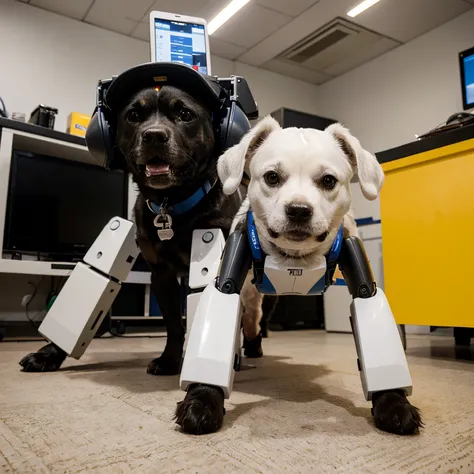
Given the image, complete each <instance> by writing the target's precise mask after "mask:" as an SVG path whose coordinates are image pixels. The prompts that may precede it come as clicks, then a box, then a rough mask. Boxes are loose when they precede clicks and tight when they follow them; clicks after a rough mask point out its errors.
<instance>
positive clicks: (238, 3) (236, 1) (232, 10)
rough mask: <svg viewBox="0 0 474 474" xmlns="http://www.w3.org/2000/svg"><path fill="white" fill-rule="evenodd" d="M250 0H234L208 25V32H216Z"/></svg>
mask: <svg viewBox="0 0 474 474" xmlns="http://www.w3.org/2000/svg"><path fill="white" fill-rule="evenodd" d="M249 2H250V0H232V1H231V2H230V3H229V5H227V6H226V7H225V8H224V9H223V10H222V11H221V12H220V13H218V14H217V16H216V17H215V18H213V19H212V20H211V21H210V22H209V24H208V25H207V32H208V34H210V35H212V34H213V33H215V32H216V31H217V30H218V29H219V28H220V27H221V26H222V25H223V24H224V23H225V22H226V21H228V20H229V19H230V18H232V17H233V16H234V15H235V14H236V13H237V12H238V11H239V10H240V9H241V8H242V7H244V6H245V5H247V3H249Z"/></svg>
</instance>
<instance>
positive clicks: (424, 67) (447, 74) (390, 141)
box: [317, 10, 474, 152]
mask: <svg viewBox="0 0 474 474" xmlns="http://www.w3.org/2000/svg"><path fill="white" fill-rule="evenodd" d="M472 46H474V10H470V11H468V12H467V13H464V14H463V15H461V16H459V17H457V18H455V19H454V20H452V21H450V22H448V23H446V24H444V25H442V26H441V27H439V28H436V29H434V30H432V31H430V32H428V33H426V34H425V35H423V36H420V37H419V38H416V39H415V40H413V41H411V42H409V43H407V44H405V45H402V46H400V47H398V48H397V49H395V50H393V51H391V52H388V53H386V54H385V55H383V56H381V57H379V58H377V59H375V60H373V61H371V62H370V63H367V64H365V65H363V66H361V67H359V68H358V69H355V70H353V71H351V72H349V73H347V74H345V75H344V76H341V77H339V78H337V79H334V80H332V81H331V82H329V83H327V84H324V85H322V86H320V87H319V88H318V94H317V97H318V98H317V104H318V111H319V113H320V114H321V115H327V116H329V117H334V118H336V119H338V120H341V121H343V122H344V123H345V124H346V125H347V126H348V127H350V128H351V130H352V131H353V133H354V134H355V135H356V136H357V137H358V138H359V139H360V140H361V142H362V144H363V145H365V146H366V147H367V148H368V149H369V150H371V151H374V152H377V151H382V150H386V149H389V148H393V147H395V146H398V145H402V144H404V143H408V142H411V141H413V140H414V139H415V134H421V133H423V132H426V131H428V130H430V129H431V128H433V127H435V126H436V125H438V124H439V123H441V122H443V121H445V120H446V118H447V117H448V116H449V115H451V114H452V113H454V112H457V111H461V110H462V96H461V84H460V79H459V63H458V53H459V52H460V51H462V50H464V49H467V48H470V47H472Z"/></svg>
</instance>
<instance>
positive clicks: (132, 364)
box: [0, 331, 474, 474]
mask: <svg viewBox="0 0 474 474" xmlns="http://www.w3.org/2000/svg"><path fill="white" fill-rule="evenodd" d="M40 346H41V343H38V342H34V343H33V342H26V343H13V342H7V343H0V473H2V474H3V473H21V474H27V473H35V474H36V473H78V472H98V473H128V472H137V473H162V472H163V473H178V472H180V473H181V472H182V473H188V472H189V473H226V474H227V473H259V472H263V473H280V472H289V473H325V472H331V473H341V472H349V473H384V472H387V473H415V472H416V473H434V472H440V473H455V472H463V473H464V472H465V473H474V403H473V402H474V362H473V360H474V355H473V352H470V351H469V349H467V352H466V351H465V352H463V353H459V352H456V351H455V349H454V347H453V346H454V341H453V339H452V338H444V337H428V336H412V337H410V338H409V340H408V346H409V347H408V351H407V353H408V356H409V364H410V369H411V373H412V378H413V381H414V394H413V396H412V397H411V401H412V403H413V404H415V405H416V406H418V407H419V408H420V409H421V410H422V414H423V419H424V422H425V425H426V427H425V429H424V430H423V431H422V433H421V434H420V435H417V436H412V437H398V436H394V435H389V434H386V433H382V432H380V431H378V430H377V429H376V428H375V427H374V426H373V423H372V419H371V414H370V404H369V403H367V402H365V400H364V398H363V395H362V390H361V385H360V380H359V374H358V371H357V365H356V355H355V348H354V344H353V341H352V336H351V335H347V334H326V333H324V332H320V331H295V332H283V333H271V334H270V338H268V339H265V340H264V351H265V357H264V358H262V359H260V360H257V361H249V360H245V364H249V365H246V366H245V367H244V370H242V371H241V372H239V373H238V374H237V376H236V382H235V385H234V392H233V394H232V397H231V400H230V401H227V402H226V407H227V414H226V416H225V424H224V426H223V428H222V430H221V431H220V432H218V433H216V434H212V435H208V436H203V437H194V436H186V435H184V434H182V433H181V432H180V431H179V430H178V429H176V427H175V424H174V422H173V412H174V409H175V407H176V402H177V401H179V400H180V399H182V397H183V393H182V392H180V391H179V389H178V377H164V378H161V377H154V376H151V375H147V373H146V366H147V364H148V362H149V361H150V360H151V359H152V358H153V357H156V355H157V354H159V352H160V351H161V350H162V349H163V346H164V339H163V338H153V339H151V338H141V339H138V338H133V339H132V338H102V339H99V340H94V341H93V343H92V344H91V346H90V348H89V349H88V351H87V352H86V354H85V355H84V356H83V358H82V359H81V360H80V361H75V360H71V359H68V360H67V361H66V362H65V363H64V365H63V368H62V369H61V370H60V371H59V372H56V373H42V374H30V373H22V372H20V367H19V365H18V361H19V360H20V358H21V357H22V356H23V355H25V354H26V353H28V352H31V351H33V350H37V349H38V348H39V347H40ZM250 363H251V365H250Z"/></svg>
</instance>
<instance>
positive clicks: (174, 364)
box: [147, 354, 182, 375]
mask: <svg viewBox="0 0 474 474" xmlns="http://www.w3.org/2000/svg"><path fill="white" fill-rule="evenodd" d="M181 359H182V356H181V355H179V356H178V357H174V356H168V355H165V354H163V355H162V356H160V357H158V358H157V359H153V360H152V361H151V362H150V363H149V364H148V369H147V372H148V373H149V374H151V375H178V374H179V373H180V372H181Z"/></svg>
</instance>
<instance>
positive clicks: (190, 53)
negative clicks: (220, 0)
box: [150, 11, 211, 75]
mask: <svg viewBox="0 0 474 474" xmlns="http://www.w3.org/2000/svg"><path fill="white" fill-rule="evenodd" d="M150 45H151V60H152V61H156V62H176V63H181V64H187V65H188V66H190V67H192V68H193V69H195V70H196V71H199V72H201V73H202V74H208V75H211V54H210V52H209V36H208V34H207V22H206V20H204V19H202V18H196V17H191V16H184V15H176V14H174V13H165V12H159V11H152V12H151V13H150Z"/></svg>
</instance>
